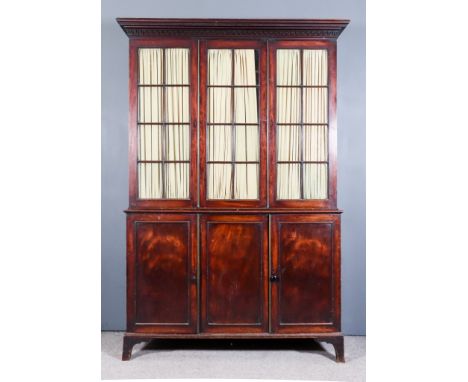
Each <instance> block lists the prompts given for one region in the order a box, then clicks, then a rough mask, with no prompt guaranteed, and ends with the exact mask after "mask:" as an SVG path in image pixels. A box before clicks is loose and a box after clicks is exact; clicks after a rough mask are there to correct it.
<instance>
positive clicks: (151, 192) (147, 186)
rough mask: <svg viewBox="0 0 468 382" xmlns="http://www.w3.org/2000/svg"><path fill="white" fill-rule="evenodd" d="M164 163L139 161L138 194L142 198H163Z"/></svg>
mask: <svg viewBox="0 0 468 382" xmlns="http://www.w3.org/2000/svg"><path fill="white" fill-rule="evenodd" d="M162 184H163V182H162V164H160V163H138V196H139V198H140V199H161V198H162V196H163V192H162Z"/></svg>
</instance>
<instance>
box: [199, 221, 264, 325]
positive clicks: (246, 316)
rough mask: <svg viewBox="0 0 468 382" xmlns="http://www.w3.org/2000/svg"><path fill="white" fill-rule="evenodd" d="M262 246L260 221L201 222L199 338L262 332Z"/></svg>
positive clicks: (262, 233) (262, 236)
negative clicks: (208, 334) (202, 336)
mask: <svg viewBox="0 0 468 382" xmlns="http://www.w3.org/2000/svg"><path fill="white" fill-rule="evenodd" d="M267 243H268V219H267V217H266V216H265V215H250V216H245V215H244V216H239V215H225V216H222V215H213V216H211V215H205V216H202V218H201V262H200V271H201V327H202V331H203V332H212V333H259V332H268V248H267Z"/></svg>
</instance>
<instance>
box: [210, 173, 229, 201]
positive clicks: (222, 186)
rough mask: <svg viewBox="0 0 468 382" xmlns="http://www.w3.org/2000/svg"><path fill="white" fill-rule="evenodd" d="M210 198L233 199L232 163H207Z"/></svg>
mask: <svg viewBox="0 0 468 382" xmlns="http://www.w3.org/2000/svg"><path fill="white" fill-rule="evenodd" d="M207 170H208V182H207V183H208V184H207V189H208V199H231V181H232V178H231V172H232V165H231V164H207Z"/></svg>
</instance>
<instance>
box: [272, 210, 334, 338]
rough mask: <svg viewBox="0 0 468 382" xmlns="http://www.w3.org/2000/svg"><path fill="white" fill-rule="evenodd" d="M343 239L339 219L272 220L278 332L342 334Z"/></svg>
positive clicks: (275, 327)
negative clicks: (341, 265) (341, 271)
mask: <svg viewBox="0 0 468 382" xmlns="http://www.w3.org/2000/svg"><path fill="white" fill-rule="evenodd" d="M339 235H340V217H339V215H322V214H317V215H276V216H273V218H272V259H271V260H272V264H271V273H272V275H271V280H272V282H271V304H272V307H271V308H272V310H271V312H272V313H271V314H272V317H271V321H272V331H273V332H276V333H300V332H302V333H306V332H336V331H339V330H340V322H339V317H340V315H339V314H340V239H339V238H340V236H339Z"/></svg>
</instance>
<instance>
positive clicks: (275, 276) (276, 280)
mask: <svg viewBox="0 0 468 382" xmlns="http://www.w3.org/2000/svg"><path fill="white" fill-rule="evenodd" d="M270 281H271V282H278V281H279V276H278V275H276V274H273V275H271V276H270Z"/></svg>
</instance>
